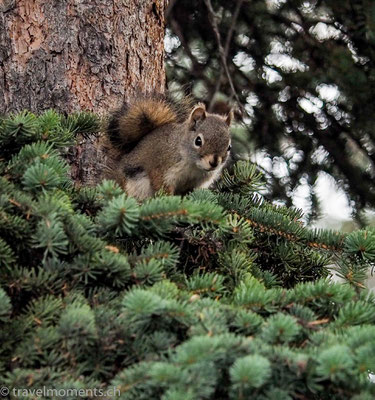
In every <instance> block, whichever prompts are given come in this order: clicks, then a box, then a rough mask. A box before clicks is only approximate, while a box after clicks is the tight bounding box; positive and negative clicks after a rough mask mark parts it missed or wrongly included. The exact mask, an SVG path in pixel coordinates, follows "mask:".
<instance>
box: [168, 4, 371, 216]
mask: <svg viewBox="0 0 375 400" xmlns="http://www.w3.org/2000/svg"><path fill="white" fill-rule="evenodd" d="M374 15H375V13H374V4H373V2H371V1H360V0H356V1H350V0H343V1H332V0H322V1H317V0H286V1H285V0H284V1H281V0H252V1H243V0H236V1H226V0H193V1H191V0H180V1H172V2H171V4H170V7H169V10H168V17H169V18H168V20H169V29H170V31H169V32H170V35H169V37H170V41H169V48H168V50H169V52H168V67H169V68H168V75H169V79H170V80H174V81H175V82H177V83H178V84H185V83H186V82H192V91H193V93H194V95H195V96H196V97H197V98H199V99H201V100H205V101H206V102H207V103H208V104H209V105H210V107H211V108H213V109H216V110H217V111H220V110H221V109H222V102H223V101H224V102H226V101H229V103H234V104H236V105H237V107H238V108H239V110H240V112H241V114H242V119H243V121H244V122H245V127H246V129H244V127H242V128H241V127H238V129H237V132H236V136H237V145H236V146H235V149H236V150H237V151H238V150H240V151H241V152H244V151H245V150H246V148H248V149H249V148H250V153H251V154H254V149H257V150H262V151H264V153H265V155H266V156H267V157H268V160H269V163H270V164H271V163H272V167H273V168H271V170H270V171H268V173H269V176H268V178H269V181H270V184H271V186H270V191H269V194H268V196H269V198H274V199H275V198H276V199H279V200H283V201H285V203H286V205H291V204H292V198H293V191H294V190H295V189H296V188H297V187H298V185H299V184H300V183H301V182H303V183H305V184H307V185H308V186H309V187H310V200H311V203H312V206H313V208H312V213H311V216H314V215H316V212H317V211H318V208H317V205H318V198H317V196H316V192H315V191H314V185H315V183H316V181H317V178H318V176H320V175H321V174H326V175H329V176H331V177H333V178H335V180H336V182H337V183H338V184H339V185H340V186H341V187H342V188H343V189H344V190H345V191H346V192H347V193H348V195H349V197H350V199H351V200H352V204H353V205H354V208H355V211H356V212H357V214H359V212H360V211H361V210H362V209H363V208H364V207H366V206H368V207H371V208H374V206H375V190H374V185H373V181H374V174H375V159H374V146H375V139H374V132H373V126H374V119H373V115H374V106H373V104H374V102H373V92H374V76H375V50H374V49H375V47H374V44H375V42H374V40H375V39H374V38H375V17H374ZM280 167H281V168H282V170H283V171H286V172H285V173H283V174H280V173H279V171H280ZM357 216H358V217H359V216H360V215H357Z"/></svg>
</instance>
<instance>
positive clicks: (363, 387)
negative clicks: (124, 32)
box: [0, 111, 375, 400]
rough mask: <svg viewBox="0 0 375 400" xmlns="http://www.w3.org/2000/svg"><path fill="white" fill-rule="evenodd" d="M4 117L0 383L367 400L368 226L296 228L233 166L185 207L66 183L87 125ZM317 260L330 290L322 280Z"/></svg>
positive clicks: (370, 361)
mask: <svg viewBox="0 0 375 400" xmlns="http://www.w3.org/2000/svg"><path fill="white" fill-rule="evenodd" d="M4 121H6V123H5V122H3V123H2V125H1V127H0V154H1V160H0V170H1V177H0V328H1V329H0V381H1V382H2V383H3V384H4V385H5V386H8V387H10V388H29V389H38V388H41V387H42V386H45V387H47V388H55V389H67V388H71V389H74V388H75V389H80V388H83V389H92V388H99V387H100V388H110V387H113V386H115V387H116V388H118V389H119V390H120V392H121V398H122V399H137V400H138V399H145V400H146V399H147V400H149V399H163V400H176V399H177V400H178V399H184V400H186V399H192V400H197V399H215V400H217V399H222V400H224V399H225V400H226V399H249V398H254V399H270V400H272V399H276V398H277V399H279V398H280V399H294V398H308V399H345V398H347V399H349V398H350V399H351V398H357V399H367V398H373V397H374V396H375V387H374V385H373V383H372V381H371V380H370V379H369V376H370V374H371V373H374V372H375V363H374V360H375V343H374V340H373V338H374V335H375V297H374V296H373V295H372V294H370V293H369V292H368V291H367V290H366V289H364V279H365V277H366V273H367V272H368V271H369V270H370V269H371V268H372V266H373V263H374V261H375V251H374V240H375V238H374V235H375V231H374V230H371V229H368V230H366V229H363V230H360V231H356V232H353V233H351V234H348V235H343V234H339V233H337V232H332V231H324V230H319V231H314V230H310V229H308V227H307V226H306V225H304V223H303V222H302V217H303V216H302V213H301V212H300V211H299V210H295V209H290V208H286V207H280V206H274V205H273V204H271V203H269V202H267V201H266V200H264V199H263V198H262V196H261V195H260V194H259V193H258V191H259V190H260V189H262V185H263V184H262V177H261V175H260V174H259V172H258V171H257V170H256V168H254V166H253V165H251V164H250V163H248V162H239V163H238V164H236V165H235V166H234V168H233V169H232V171H225V173H224V175H223V178H222V179H221V180H220V181H219V182H218V184H217V186H216V187H215V188H213V189H212V190H196V191H195V192H193V193H191V194H189V195H188V196H185V197H184V198H182V197H180V196H167V195H165V194H163V193H160V194H158V195H157V196H156V197H154V198H152V199H149V200H147V201H145V202H143V203H138V202H137V201H136V200H135V199H133V198H130V197H128V196H127V195H126V194H125V193H124V192H123V190H122V189H121V188H120V187H119V186H118V185H117V184H116V183H114V182H111V181H104V182H102V183H101V184H100V185H98V186H96V187H80V188H75V187H74V185H73V183H72V182H71V181H70V179H69V175H68V172H69V167H68V165H67V163H66V161H65V160H64V158H63V154H65V153H66V150H65V149H64V147H65V146H67V145H69V144H70V143H71V141H72V139H73V138H74V137H75V136H76V135H77V134H89V133H95V132H96V131H97V129H98V126H99V125H98V121H97V119H96V117H95V116H94V115H89V114H83V115H80V114H76V115H74V116H71V117H68V118H64V117H62V116H60V115H59V114H57V113H56V112H54V111H48V112H46V113H45V114H43V115H41V116H34V115H32V114H29V113H26V112H24V113H21V114H18V115H16V116H10V117H6V118H5V119H4ZM68 137H69V138H70V139H69V140H66V138H68ZM63 143H64V146H63V145H62V144H63ZM332 266H336V269H337V273H338V274H339V275H340V276H341V277H342V278H343V280H344V283H342V284H339V283H332V282H331V281H330V280H329V279H328V276H329V273H330V270H329V268H330V267H332ZM51 398H52V397H51ZM72 398H74V397H72Z"/></svg>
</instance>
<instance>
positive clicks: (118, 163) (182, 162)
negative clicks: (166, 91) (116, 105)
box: [107, 94, 232, 200]
mask: <svg viewBox="0 0 375 400" xmlns="http://www.w3.org/2000/svg"><path fill="white" fill-rule="evenodd" d="M231 120H232V112H231V111H230V112H229V114H228V115H226V116H222V115H219V114H211V113H208V112H207V111H206V107H205V105H204V104H203V103H198V104H195V105H193V102H192V99H191V98H190V97H189V96H184V97H183V99H182V100H180V101H177V102H176V100H172V98H168V97H167V96H163V95H159V94H154V95H148V96H147V95H140V96H138V97H137V98H134V99H133V100H131V101H130V102H128V103H125V104H124V105H123V106H122V108H121V109H119V110H118V111H116V112H115V113H114V114H113V115H112V117H111V118H110V120H109V123H108V126H107V137H108V139H109V143H110V147H111V148H112V150H113V154H116V155H115V156H114V157H112V165H111V166H110V174H109V175H108V177H109V178H111V179H114V180H116V181H117V182H118V183H119V184H120V186H122V188H123V189H124V190H125V192H126V193H127V194H128V195H129V196H133V197H135V198H137V199H138V200H144V199H146V198H148V197H151V196H153V195H154V194H155V193H156V192H157V191H159V190H160V189H163V190H165V191H166V192H167V193H169V194H180V195H184V194H186V193H188V192H190V191H192V190H193V189H196V188H207V187H209V186H210V185H211V184H212V183H213V182H214V181H215V180H216V179H218V177H219V176H220V173H221V170H222V169H223V167H224V165H225V164H226V161H227V160H228V157H229V154H230V150H231V138H230V132H229V128H230V124H231Z"/></svg>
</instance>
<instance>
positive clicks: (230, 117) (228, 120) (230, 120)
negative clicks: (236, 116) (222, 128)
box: [225, 110, 233, 126]
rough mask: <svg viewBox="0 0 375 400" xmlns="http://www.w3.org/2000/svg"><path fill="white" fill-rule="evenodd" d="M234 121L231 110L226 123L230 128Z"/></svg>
mask: <svg viewBox="0 0 375 400" xmlns="http://www.w3.org/2000/svg"><path fill="white" fill-rule="evenodd" d="M232 120H233V111H232V110H230V111H229V113H228V115H227V117H226V118H225V123H226V124H227V125H228V126H230V124H231V122H232Z"/></svg>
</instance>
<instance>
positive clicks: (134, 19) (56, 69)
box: [0, 0, 167, 181]
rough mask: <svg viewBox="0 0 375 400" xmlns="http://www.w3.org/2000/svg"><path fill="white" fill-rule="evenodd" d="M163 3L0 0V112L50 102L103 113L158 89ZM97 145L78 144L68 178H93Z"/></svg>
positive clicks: (41, 108)
mask: <svg viewBox="0 0 375 400" xmlns="http://www.w3.org/2000/svg"><path fill="white" fill-rule="evenodd" d="M166 5H167V0H0V13H1V14H0V113H9V112H16V111H20V110H23V109H27V110H30V111H32V112H35V113H40V112H42V111H44V110H46V109H49V108H54V109H57V110H58V111H60V112H64V113H71V112H74V111H80V110H88V111H93V112H96V113H99V114H102V115H103V114H107V113H108V112H109V111H111V110H113V109H115V108H116V107H118V106H119V104H120V103H121V102H122V101H123V98H124V97H127V96H129V95H133V94H134V93H135V92H136V91H144V92H150V91H154V90H156V91H160V92H163V91H164V87H165V72H164V45H163V39H164V11H165V8H166ZM97 148H98V146H93V145H90V144H86V145H84V146H83V147H82V146H81V147H80V146H78V147H77V148H76V158H77V159H76V160H75V161H74V162H73V164H74V165H73V171H72V175H73V178H74V179H76V180H77V181H90V180H91V178H93V177H92V176H90V175H92V173H94V175H95V171H94V170H95V168H94V167H95V161H96V160H95V159H97V158H98V157H99V158H100V157H102V156H103V155H102V154H96V152H98V150H97ZM93 157H94V159H93ZM94 180H95V177H94Z"/></svg>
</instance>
